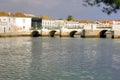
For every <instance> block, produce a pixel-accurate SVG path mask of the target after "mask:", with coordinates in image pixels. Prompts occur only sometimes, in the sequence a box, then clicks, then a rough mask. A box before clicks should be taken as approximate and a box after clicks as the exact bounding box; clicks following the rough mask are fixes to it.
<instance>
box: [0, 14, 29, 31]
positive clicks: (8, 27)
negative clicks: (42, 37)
mask: <svg viewBox="0 0 120 80" xmlns="http://www.w3.org/2000/svg"><path fill="white" fill-rule="evenodd" d="M30 28H31V18H30V17H12V16H0V33H9V32H19V31H28V30H30Z"/></svg>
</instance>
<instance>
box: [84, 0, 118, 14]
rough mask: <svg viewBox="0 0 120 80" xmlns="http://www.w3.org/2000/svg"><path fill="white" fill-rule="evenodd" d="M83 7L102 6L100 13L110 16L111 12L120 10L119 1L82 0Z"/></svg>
mask: <svg viewBox="0 0 120 80" xmlns="http://www.w3.org/2000/svg"><path fill="white" fill-rule="evenodd" d="M83 1H84V3H85V4H84V5H85V6H87V5H90V6H99V7H100V6H101V5H102V8H103V9H102V11H103V12H105V13H107V14H111V13H112V12H114V13H116V12H117V11H118V10H119V9H120V0H83Z"/></svg>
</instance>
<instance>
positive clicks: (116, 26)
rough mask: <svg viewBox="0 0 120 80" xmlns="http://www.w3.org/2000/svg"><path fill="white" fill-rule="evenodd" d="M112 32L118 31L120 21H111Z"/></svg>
mask: <svg viewBox="0 0 120 80" xmlns="http://www.w3.org/2000/svg"><path fill="white" fill-rule="evenodd" d="M112 30H118V31H120V21H113V27H112Z"/></svg>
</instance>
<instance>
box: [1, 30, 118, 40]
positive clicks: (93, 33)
mask: <svg viewBox="0 0 120 80" xmlns="http://www.w3.org/2000/svg"><path fill="white" fill-rule="evenodd" d="M33 31H38V36H41V37H56V36H57V37H71V36H70V32H67V31H55V32H50V31H42V30H31V31H27V32H11V33H0V37H19V36H33V34H32V32H33ZM101 31H102V30H83V31H82V32H81V34H77V35H80V36H81V37H82V38H101V35H100V33H101ZM110 34H111V36H112V37H111V38H120V31H118V30H114V31H111V32H110ZM102 35H103V36H106V34H105V33H103V34H102Z"/></svg>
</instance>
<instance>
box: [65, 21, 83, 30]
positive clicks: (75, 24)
mask: <svg viewBox="0 0 120 80" xmlns="http://www.w3.org/2000/svg"><path fill="white" fill-rule="evenodd" d="M65 28H68V29H80V28H82V26H80V24H79V22H73V21H67V22H66V24H65Z"/></svg>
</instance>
